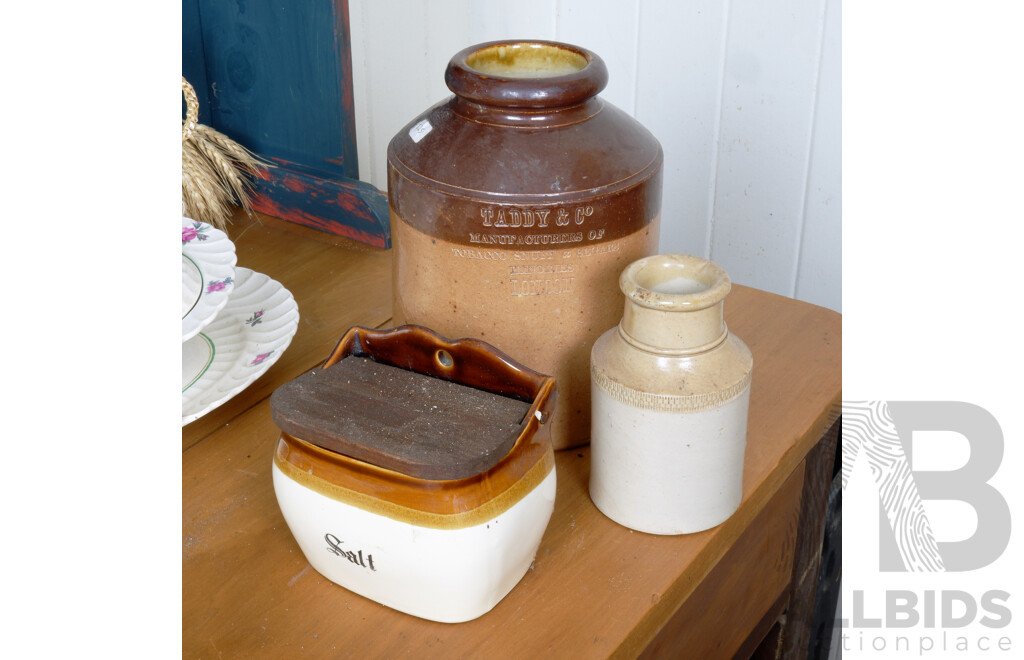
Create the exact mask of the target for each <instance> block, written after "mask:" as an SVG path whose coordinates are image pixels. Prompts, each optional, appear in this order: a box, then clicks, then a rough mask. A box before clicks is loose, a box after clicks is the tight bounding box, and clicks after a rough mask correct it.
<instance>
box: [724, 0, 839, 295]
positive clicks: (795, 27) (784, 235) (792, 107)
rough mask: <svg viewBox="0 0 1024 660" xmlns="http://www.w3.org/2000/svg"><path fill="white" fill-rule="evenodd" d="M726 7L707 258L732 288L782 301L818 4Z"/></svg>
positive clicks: (794, 245) (805, 142)
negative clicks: (754, 290)
mask: <svg viewBox="0 0 1024 660" xmlns="http://www.w3.org/2000/svg"><path fill="white" fill-rule="evenodd" d="M786 4H787V11H780V10H779V5H778V3H767V2H762V1H761V0H734V1H733V2H732V5H731V12H730V16H729V34H728V43H727V45H726V56H725V69H724V80H723V86H722V117H721V125H720V131H719V137H718V142H719V145H718V149H719V151H718V165H717V172H716V175H715V178H716V182H717V184H716V186H715V200H714V209H713V211H712V224H711V258H712V259H713V260H714V261H716V262H718V263H720V264H721V265H722V266H723V267H724V268H725V269H726V271H727V272H728V273H729V275H730V276H731V277H732V278H733V280H734V281H736V282H739V283H741V284H749V285H752V286H757V287H758V288H761V289H765V290H768V291H772V292H774V293H780V294H783V295H787V296H792V295H793V293H794V284H795V282H794V272H795V267H794V265H795V264H796V260H797V258H798V256H799V251H798V246H799V235H800V231H801V225H802V224H803V210H804V189H805V186H806V182H807V173H808V160H809V154H810V144H811V132H812V126H813V118H814V104H815V86H816V83H817V79H818V55H819V51H820V46H821V30H822V23H823V13H824V11H823V10H824V3H823V2H822V0H794V1H793V2H788V3H786Z"/></svg>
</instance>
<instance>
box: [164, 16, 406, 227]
mask: <svg viewBox="0 0 1024 660" xmlns="http://www.w3.org/2000/svg"><path fill="white" fill-rule="evenodd" d="M182 30H183V35H182V74H183V75H184V76H185V78H186V79H188V80H189V82H191V83H192V85H193V86H194V87H196V92H197V94H198V95H199V98H200V116H199V121H200V123H204V124H207V125H209V126H211V127H213V128H215V129H217V130H218V131H221V132H222V133H224V134H225V135H227V136H229V137H231V138H232V139H234V140H236V141H237V142H238V143H239V144H242V145H244V146H246V147H247V148H249V149H251V150H252V151H254V152H256V153H258V154H259V155H261V156H263V157H264V158H265V159H266V160H269V161H271V162H273V163H274V165H275V167H273V168H269V169H268V170H266V171H265V172H263V176H262V178H261V180H260V181H259V185H258V195H257V197H256V199H255V200H254V203H253V206H254V207H255V208H256V209H257V210H258V211H260V212H263V213H267V214H269V215H274V216H277V217H281V218H284V219H287V220H292V221H294V222H298V223H301V224H306V225H310V226H314V227H317V228H319V229H323V230H325V231H330V232H332V233H336V234H341V235H344V236H348V237H350V238H353V239H356V240H360V241H363V242H366V243H369V244H372V245H379V246H381V247H390V243H391V237H390V224H389V221H388V211H387V201H386V198H385V197H384V195H383V193H381V192H380V191H379V190H377V189H376V188H374V187H373V186H370V185H369V184H366V183H363V182H361V181H359V180H358V173H359V166H358V161H357V156H356V141H355V121H354V113H353V110H352V75H351V74H352V72H351V54H350V51H349V30H348V2H347V0H304V1H302V2H285V1H281V0H279V1H277V2H272V1H271V0H234V1H233V2H227V1H225V0H183V2H182ZM197 35H199V37H198V38H197ZM200 87H202V89H200ZM204 108H207V112H208V114H207V116H204V115H203V109H204Z"/></svg>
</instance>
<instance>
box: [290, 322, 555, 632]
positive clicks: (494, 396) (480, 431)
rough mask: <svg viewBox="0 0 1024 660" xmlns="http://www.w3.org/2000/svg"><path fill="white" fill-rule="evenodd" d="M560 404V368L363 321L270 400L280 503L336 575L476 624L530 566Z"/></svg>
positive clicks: (364, 590) (545, 505)
mask: <svg viewBox="0 0 1024 660" xmlns="http://www.w3.org/2000/svg"><path fill="white" fill-rule="evenodd" d="M496 401H500V403H496ZM506 401H507V402H508V403H505V402H506ZM554 406H555V384H554V379H553V378H550V377H548V376H544V375H542V374H539V373H537V372H534V371H532V370H530V369H527V368H526V367H523V366H522V365H519V364H518V363H516V362H514V361H512V360H511V358H509V357H508V356H506V355H504V354H502V353H500V352H499V351H497V350H496V349H494V348H493V347H492V346H490V345H488V344H485V343H483V342H480V341H477V340H474V339H459V340H448V339H445V338H443V337H440V336H439V335H436V334H435V333H433V332H431V331H430V330H428V329H426V328H422V327H419V326H410V325H406V326H402V327H400V328H395V329H392V330H372V329H369V328H362V327H353V328H351V329H350V330H349V331H348V332H347V333H346V334H345V335H344V336H343V337H342V339H341V341H340V342H339V344H338V346H337V348H335V349H334V352H333V353H332V354H331V356H330V357H329V358H328V359H327V360H326V361H325V362H324V363H323V364H322V365H321V366H320V367H318V368H316V369H313V370H311V371H309V372H307V373H305V374H303V375H301V376H299V377H298V378H296V379H295V380H293V381H291V382H289V383H287V384H286V385H284V386H282V387H281V388H279V389H278V390H277V391H275V392H274V395H273V396H272V397H271V411H272V414H273V417H274V421H275V423H276V424H277V425H278V427H279V428H281V437H280V439H279V440H278V444H277V449H276V451H275V454H274V463H273V482H274V492H275V494H276V496H277V501H278V504H279V505H280V507H281V513H282V514H283V516H284V519H285V521H286V522H287V524H288V529H290V530H291V532H292V534H293V535H294V537H295V540H296V542H297V543H298V545H299V548H301V550H302V553H303V554H304V555H305V556H306V559H307V560H308V561H309V563H310V565H311V566H312V567H313V568H314V569H316V570H317V571H318V572H320V573H321V574H322V575H324V576H325V577H326V578H328V579H329V580H331V581H332V582H335V583H337V584H338V585H341V586H342V587H344V588H346V589H349V590H350V591H353V592H355V593H357V594H360V595H362V596H365V597H366V598H370V599H372V600H375V601H377V602H379V603H381V604H383V605H386V606H388V607H391V608H394V609H396V610H399V611H401V612H405V613H407V614H412V615H414V616H418V617H422V618H424V619H430V620H432V621H440V622H444V623H456V622H460V621H468V620H470V619H475V618H477V617H479V616H481V615H483V614H484V613H486V612H487V611H489V610H490V609H491V608H493V607H494V606H495V605H496V604H497V603H498V602H499V601H500V600H501V599H502V598H504V597H505V595H506V594H508V593H509V591H511V590H512V588H513V587H515V586H516V584H517V583H518V582H519V581H520V580H521V579H522V577H523V576H524V575H525V574H526V572H527V570H529V568H530V566H531V563H532V562H533V559H534V556H535V555H536V552H537V548H538V546H539V545H540V542H541V538H542V537H543V535H544V530H545V529H546V527H547V524H548V520H549V519H550V517H551V513H552V511H553V509H554V501H555V486H556V476H555V460H554V451H553V450H552V447H551V439H550V430H549V428H548V421H549V419H550V417H551V414H552V412H553V410H554ZM496 411H498V412H501V411H505V412H501V414H500V415H499V414H498V412H496Z"/></svg>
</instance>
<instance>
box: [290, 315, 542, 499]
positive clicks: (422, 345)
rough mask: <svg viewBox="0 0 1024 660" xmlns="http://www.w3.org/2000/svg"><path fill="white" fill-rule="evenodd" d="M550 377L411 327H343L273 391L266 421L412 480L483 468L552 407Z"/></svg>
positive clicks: (469, 342)
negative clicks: (319, 361)
mask: <svg viewBox="0 0 1024 660" xmlns="http://www.w3.org/2000/svg"><path fill="white" fill-rule="evenodd" d="M553 390H554V381H553V379H551V378H549V377H547V376H543V375H541V374H538V373H536V372H534V371H532V370H530V369H527V368H526V367H524V366H522V365H520V364H518V363H516V362H514V361H513V360H511V359H510V358H509V357H508V356H506V355H504V354H503V353H501V352H500V351H498V350H497V349H496V348H494V347H493V346H491V345H489V344H486V343H484V342H481V341H478V340H475V339H459V340H455V341H450V340H447V339H444V338H443V337H440V336H438V335H437V334H435V333H433V332H432V331H430V330H428V329H426V328H423V327H420V326H401V327H399V328H395V329H393V330H384V331H378V330H370V329H368V328H361V327H354V328H352V329H350V330H349V331H348V332H347V333H346V334H345V336H344V337H342V339H341V341H340V342H339V343H338V346H337V347H336V348H335V350H334V352H333V353H332V355H331V357H330V358H328V359H327V361H325V362H324V364H323V365H322V366H321V367H319V368H316V369H313V370H311V371H309V372H307V373H305V374H303V375H301V376H299V377H298V378H296V379H294V380H292V381H291V382H289V383H286V384H285V385H283V386H282V387H280V388H278V389H277V391H275V392H274V394H273V396H271V399H270V404H271V414H272V415H273V418H274V422H275V423H276V424H277V425H278V427H280V428H281V430H282V431H284V432H285V433H288V434H289V435H291V436H294V437H296V438H299V439H300V440H303V441H305V442H308V443H310V444H313V445H316V446H318V447H322V448H323V449H327V450H329V451H333V452H336V453H339V454H343V455H345V456H349V457H351V458H355V459H358V460H360V461H363V462H366V463H369V464H371V465H375V466H378V467H382V468H386V469H389V470H393V471H395V472H399V473H401V474H405V475H408V476H410V477H415V478H419V479H429V480H449V479H462V478H465V477H471V476H474V475H477V474H480V473H481V472H485V471H486V470H488V469H490V468H492V467H493V466H494V465H496V464H497V463H498V462H499V461H501V459H502V458H504V457H505V456H506V455H508V453H509V451H510V450H511V449H512V447H513V446H514V445H515V444H516V442H517V440H519V438H520V437H521V436H522V435H523V434H524V433H526V432H527V430H528V428H530V425H528V424H527V422H528V421H529V420H530V418H531V417H532V416H534V415H537V416H538V418H539V419H540V420H541V421H542V422H546V421H547V418H548V416H549V415H550V411H551V410H552V409H553V406H554V391H553Z"/></svg>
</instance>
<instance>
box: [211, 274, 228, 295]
mask: <svg viewBox="0 0 1024 660" xmlns="http://www.w3.org/2000/svg"><path fill="white" fill-rule="evenodd" d="M233 281H234V280H232V279H231V278H230V277H228V278H225V279H223V280H214V281H213V282H210V283H209V284H208V285H206V292H207V293H215V292H217V291H223V290H224V289H226V288H227V287H228V285H229V284H231V283H232V282H233Z"/></svg>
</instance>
